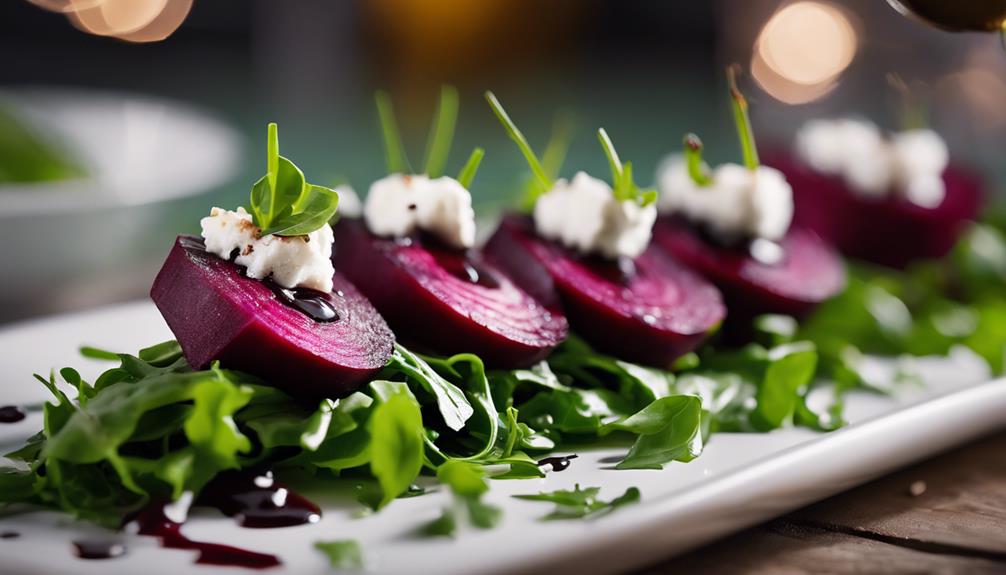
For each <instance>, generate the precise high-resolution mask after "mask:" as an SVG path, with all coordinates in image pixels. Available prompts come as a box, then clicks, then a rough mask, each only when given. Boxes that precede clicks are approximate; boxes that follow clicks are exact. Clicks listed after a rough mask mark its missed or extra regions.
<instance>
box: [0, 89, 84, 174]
mask: <svg viewBox="0 0 1006 575" xmlns="http://www.w3.org/2000/svg"><path fill="white" fill-rule="evenodd" d="M45 136H46V134H40V133H38V131H37V130H35V129H33V127H32V126H30V125H28V124H27V123H26V122H23V121H22V120H21V119H20V118H18V116H17V114H15V113H14V111H13V110H12V109H8V107H7V106H6V105H5V104H4V102H0V183H31V182H53V181H59V180H68V179H71V178H79V177H81V176H84V175H86V171H85V170H84V168H83V167H82V166H81V165H80V164H79V163H78V162H77V161H76V160H75V158H73V157H72V156H71V155H70V154H68V153H67V152H66V151H65V150H62V149H60V147H59V146H57V145H55V144H54V142H50V141H49V139H47V138H46V137H45Z"/></svg>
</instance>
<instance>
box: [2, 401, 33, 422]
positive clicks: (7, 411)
mask: <svg viewBox="0 0 1006 575" xmlns="http://www.w3.org/2000/svg"><path fill="white" fill-rule="evenodd" d="M26 416H27V414H26V413H25V412H24V410H23V409H21V408H20V407H18V406H16V405H5V406H3V407H0V423H17V422H19V421H21V420H23V419H24V418H25V417H26Z"/></svg>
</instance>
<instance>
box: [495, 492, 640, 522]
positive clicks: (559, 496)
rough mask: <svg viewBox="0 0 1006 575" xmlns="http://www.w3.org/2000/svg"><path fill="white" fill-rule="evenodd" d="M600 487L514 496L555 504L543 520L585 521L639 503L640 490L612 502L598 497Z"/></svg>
mask: <svg viewBox="0 0 1006 575" xmlns="http://www.w3.org/2000/svg"><path fill="white" fill-rule="evenodd" d="M600 492H601V488H600V487H586V488H581V487H580V485H579V484H577V485H576V487H575V488H574V489H573V490H566V489H560V490H558V491H552V492H542V493H537V494H534V495H514V498H516V499H523V500H525V501H547V502H550V503H554V504H555V510H554V511H552V512H551V513H549V514H548V515H546V516H544V517H542V520H545V521H549V520H555V519H584V518H588V517H595V516H599V515H603V514H607V513H611V512H612V511H615V510H616V509H618V508H619V507H623V506H625V505H629V504H631V503H638V502H639V500H640V495H639V489H637V488H635V487H630V488H628V489H626V490H625V493H623V494H622V495H619V496H618V497H616V498H614V499H612V500H610V501H603V500H601V499H599V498H598V497H597V496H598V494H599V493H600Z"/></svg>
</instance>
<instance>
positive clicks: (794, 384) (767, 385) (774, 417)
mask: <svg viewBox="0 0 1006 575" xmlns="http://www.w3.org/2000/svg"><path fill="white" fill-rule="evenodd" d="M768 360H769V362H770V363H769V364H768V367H767V368H766V369H765V375H764V377H763V378H762V381H761V384H760V385H759V386H758V394H757V395H756V396H755V399H756V400H757V406H756V407H755V410H754V413H752V414H751V423H752V424H753V425H754V426H755V428H757V429H759V430H762V431H768V430H771V429H776V428H778V427H780V426H781V425H782V424H783V423H784V422H785V421H786V420H787V419H788V418H790V417H792V415H793V412H794V410H795V409H796V406H797V403H798V401H799V395H798V393H799V391H800V390H801V389H802V388H803V387H804V386H806V385H808V384H809V383H810V381H811V379H812V378H813V377H814V372H815V370H816V369H817V351H816V350H815V348H814V344H812V343H810V342H797V343H791V344H785V345H781V346H778V347H775V348H772V349H771V350H770V351H769V356H768Z"/></svg>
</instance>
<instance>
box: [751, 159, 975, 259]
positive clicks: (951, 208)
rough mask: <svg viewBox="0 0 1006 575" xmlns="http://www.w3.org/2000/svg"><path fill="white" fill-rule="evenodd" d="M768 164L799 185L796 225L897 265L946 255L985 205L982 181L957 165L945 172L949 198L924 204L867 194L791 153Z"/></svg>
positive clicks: (849, 251)
mask: <svg viewBox="0 0 1006 575" xmlns="http://www.w3.org/2000/svg"><path fill="white" fill-rule="evenodd" d="M765 164H767V165H770V166H773V167H775V168H777V169H779V170H780V171H782V172H783V173H784V174H785V175H786V179H787V180H788V181H789V183H790V185H792V186H793V199H794V201H795V203H796V206H795V207H796V211H795V213H794V216H793V225H794V226H795V227H802V228H807V229H811V230H814V231H815V232H817V234H818V235H819V236H821V238H823V239H824V240H826V241H828V242H829V243H831V244H833V245H834V246H835V247H837V248H838V249H839V250H840V251H841V252H842V253H844V254H846V255H848V256H851V257H854V258H858V259H862V260H866V261H869V262H873V263H877V264H881V265H885V266H889V267H894V268H903V267H905V265H907V264H908V263H910V262H912V261H914V260H920V259H930V258H939V257H942V256H943V255H945V254H946V253H947V252H948V251H950V248H952V247H953V245H954V244H955V243H956V242H957V238H958V237H959V236H960V234H961V232H962V231H964V229H965V228H966V227H967V226H968V224H969V223H970V221H971V220H973V219H974V218H975V217H976V216H977V215H978V212H979V211H980V210H981V207H982V197H983V191H982V183H981V181H980V180H979V179H978V178H977V177H975V176H974V175H972V174H970V173H968V172H966V171H964V170H961V169H959V168H956V167H954V166H951V167H950V168H948V169H947V170H946V171H945V172H944V173H943V181H944V182H945V183H946V188H947V196H946V199H944V200H943V203H941V204H940V205H939V206H937V207H935V208H924V207H921V206H918V205H916V204H913V203H911V202H909V201H908V200H905V199H903V198H900V197H894V196H892V197H888V198H879V199H877V198H865V197H863V196H861V195H859V194H856V193H855V192H853V191H851V190H849V189H848V188H847V187H846V185H845V183H844V182H843V181H842V179H841V178H839V177H837V176H829V175H826V174H821V173H819V172H816V171H814V170H812V169H810V168H809V167H807V166H806V165H804V164H803V163H801V162H799V161H798V160H797V159H796V158H794V157H793V156H791V155H789V154H786V153H773V154H770V155H768V156H767V157H766V158H765Z"/></svg>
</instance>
